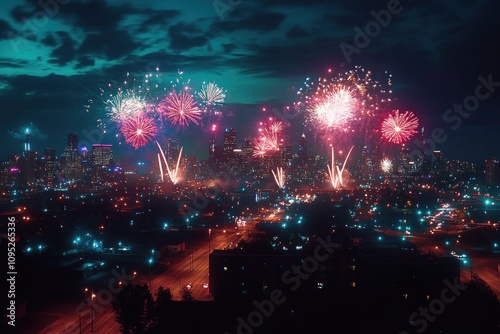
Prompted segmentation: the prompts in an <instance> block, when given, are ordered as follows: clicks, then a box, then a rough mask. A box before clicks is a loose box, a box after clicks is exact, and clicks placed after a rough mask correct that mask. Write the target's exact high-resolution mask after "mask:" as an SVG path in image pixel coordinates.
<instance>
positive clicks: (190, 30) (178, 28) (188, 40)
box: [168, 23, 208, 51]
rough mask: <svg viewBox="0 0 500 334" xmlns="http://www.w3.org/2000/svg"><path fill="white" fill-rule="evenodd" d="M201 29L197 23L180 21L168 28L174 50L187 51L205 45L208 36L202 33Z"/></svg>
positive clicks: (171, 46)
mask: <svg viewBox="0 0 500 334" xmlns="http://www.w3.org/2000/svg"><path fill="white" fill-rule="evenodd" d="M200 32H201V29H200V28H198V26H197V25H196V24H193V23H191V24H185V23H178V24H175V25H173V26H171V27H170V28H169V29H168V37H169V38H170V48H171V49H172V50H174V51H186V50H189V49H192V48H194V47H199V46H204V45H205V44H207V43H208V37H207V36H206V35H205V34H204V33H200Z"/></svg>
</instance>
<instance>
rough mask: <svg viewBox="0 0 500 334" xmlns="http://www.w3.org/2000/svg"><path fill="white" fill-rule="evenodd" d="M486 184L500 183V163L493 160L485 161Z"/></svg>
mask: <svg viewBox="0 0 500 334" xmlns="http://www.w3.org/2000/svg"><path fill="white" fill-rule="evenodd" d="M485 174H486V175H485V176H486V184H488V185H494V184H499V183H500V162H499V161H498V160H497V159H495V158H493V159H489V160H486V161H485Z"/></svg>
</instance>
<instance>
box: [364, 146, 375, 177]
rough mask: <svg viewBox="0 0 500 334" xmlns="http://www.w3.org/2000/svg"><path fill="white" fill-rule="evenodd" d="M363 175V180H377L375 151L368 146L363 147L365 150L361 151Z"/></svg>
mask: <svg viewBox="0 0 500 334" xmlns="http://www.w3.org/2000/svg"><path fill="white" fill-rule="evenodd" d="M361 162H362V165H361V173H362V177H363V179H364V180H365V181H366V180H373V179H374V178H375V175H374V172H375V155H374V151H373V150H372V149H370V148H369V147H368V146H363V150H362V151H361Z"/></svg>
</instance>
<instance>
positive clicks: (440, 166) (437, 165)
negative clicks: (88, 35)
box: [431, 151, 445, 175]
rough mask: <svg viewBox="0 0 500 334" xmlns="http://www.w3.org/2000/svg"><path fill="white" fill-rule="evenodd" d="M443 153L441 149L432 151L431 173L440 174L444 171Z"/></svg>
mask: <svg viewBox="0 0 500 334" xmlns="http://www.w3.org/2000/svg"><path fill="white" fill-rule="evenodd" d="M444 167H445V165H444V160H443V153H441V151H433V152H432V157H431V174H432V175H440V174H441V173H442V172H443V171H444Z"/></svg>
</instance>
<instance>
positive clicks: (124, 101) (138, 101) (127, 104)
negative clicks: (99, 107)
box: [106, 91, 147, 121]
mask: <svg viewBox="0 0 500 334" xmlns="http://www.w3.org/2000/svg"><path fill="white" fill-rule="evenodd" d="M106 105H107V106H108V109H109V112H108V116H109V117H110V118H111V119H112V120H115V121H122V120H125V119H127V118H129V117H134V116H137V115H138V114H140V113H142V112H143V111H144V110H145V109H146V106H147V105H146V101H145V100H144V99H143V98H142V97H141V96H138V95H136V94H135V93H133V92H127V93H125V94H124V93H123V91H119V92H118V93H117V94H116V95H114V96H112V97H111V98H110V99H109V100H107V101H106Z"/></svg>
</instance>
